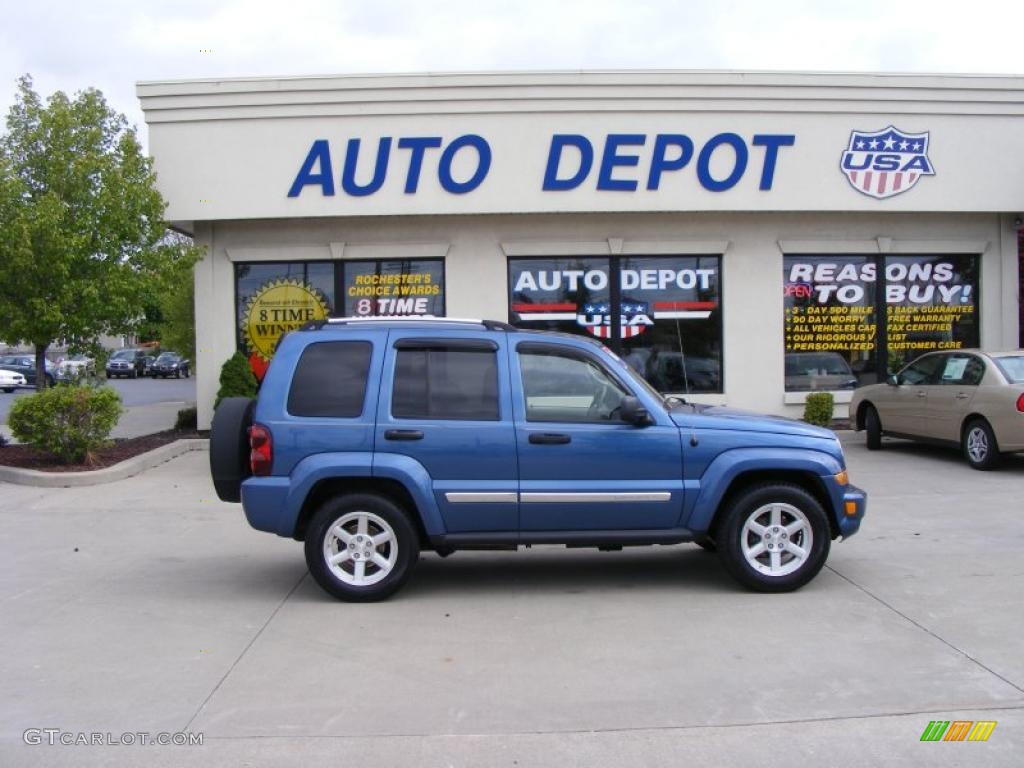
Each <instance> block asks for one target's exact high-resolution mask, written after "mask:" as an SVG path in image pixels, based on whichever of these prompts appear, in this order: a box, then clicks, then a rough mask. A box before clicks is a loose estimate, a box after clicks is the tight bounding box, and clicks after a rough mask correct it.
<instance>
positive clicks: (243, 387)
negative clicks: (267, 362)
mask: <svg viewBox="0 0 1024 768" xmlns="http://www.w3.org/2000/svg"><path fill="white" fill-rule="evenodd" d="M256 388H257V381H256V377H255V376H254V375H253V373H252V368H250V367H249V361H248V360H246V358H245V355H243V354H242V353H241V352H235V354H233V355H232V356H231V357H229V358H228V359H227V361H226V362H225V363H224V367H222V368H221V369H220V389H218V390H217V399H216V400H215V401H214V403H213V407H214V408H216V407H217V406H218V405H220V401H221V400H223V399H224V398H225V397H256Z"/></svg>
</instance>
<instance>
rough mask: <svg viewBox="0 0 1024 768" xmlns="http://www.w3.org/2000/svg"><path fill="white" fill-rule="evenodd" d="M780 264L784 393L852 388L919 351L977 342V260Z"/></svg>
mask: <svg viewBox="0 0 1024 768" xmlns="http://www.w3.org/2000/svg"><path fill="white" fill-rule="evenodd" d="M783 264H784V266H783V270H784V281H783V297H784V301H785V309H784V312H785V315H784V332H785V351H786V389H787V391H800V390H814V389H847V388H852V387H855V386H857V385H858V384H859V383H860V384H863V383H871V381H873V380H875V379H877V376H876V375H875V371H877V370H884V369H886V368H888V369H893V368H896V367H899V366H901V365H902V364H903V363H904V362H906V361H907V360H911V359H913V358H915V357H917V356H918V355H920V354H921V353H923V352H926V351H929V350H935V349H960V348H962V347H965V346H976V345H977V343H978V333H977V323H976V322H975V318H976V306H975V298H976V297H977V293H978V287H977V286H978V283H977V258H976V257H973V256H936V257H932V256H890V257H881V256H837V257H804V256H787V257H785V258H784V262H783ZM879 280H881V281H882V282H881V285H879ZM880 301H884V305H885V313H884V317H880V316H879V312H878V311H877V309H876V303H877V302H880ZM883 335H884V338H885V339H886V344H885V346H884V349H880V348H879V346H878V340H879V339H880V338H883ZM879 352H883V353H884V355H885V357H884V359H883V361H882V363H881V364H879V363H878V357H879ZM865 374H867V376H866V377H865Z"/></svg>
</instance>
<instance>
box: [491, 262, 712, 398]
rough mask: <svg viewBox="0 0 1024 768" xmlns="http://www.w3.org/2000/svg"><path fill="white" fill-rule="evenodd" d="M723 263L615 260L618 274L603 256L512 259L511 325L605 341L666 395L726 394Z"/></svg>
mask: <svg viewBox="0 0 1024 768" xmlns="http://www.w3.org/2000/svg"><path fill="white" fill-rule="evenodd" d="M720 261H721V260H720V258H719V257H717V256H635V257H623V258H618V257H613V263H614V265H615V267H616V269H615V272H614V274H612V273H611V263H612V262H610V260H609V259H608V258H602V257H594V258H543V259H533V258H531V259H510V260H509V288H510V299H509V305H510V306H509V309H510V312H509V315H510V321H511V322H512V323H513V324H514V325H517V326H521V327H523V328H535V329H542V330H555V331H563V332H567V333H579V334H587V335H591V336H594V337H597V338H599V339H602V340H603V341H604V342H605V343H606V344H609V345H610V346H612V347H613V348H614V349H615V351H616V352H618V353H619V354H620V355H621V356H622V358H623V359H624V360H625V361H626V362H627V363H628V364H629V365H630V366H632V367H633V369H634V370H636V371H637V372H638V373H640V374H641V375H642V376H644V378H645V379H647V381H648V382H650V383H651V384H652V385H653V386H654V387H655V388H656V389H658V390H659V391H661V392H666V393H677V394H678V393H690V392H721V391H722V322H721V298H720V297H721V293H720V282H721V281H720ZM610 278H615V280H617V284H616V285H612V284H611V283H612V279H610ZM613 318H617V319H618V325H619V327H618V336H619V338H618V339H615V338H614V336H615V335H616V334H615V333H613V330H614V329H613V327H612V320H613Z"/></svg>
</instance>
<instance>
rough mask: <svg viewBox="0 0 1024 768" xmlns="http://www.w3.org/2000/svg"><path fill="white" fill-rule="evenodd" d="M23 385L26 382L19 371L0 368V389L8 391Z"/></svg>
mask: <svg viewBox="0 0 1024 768" xmlns="http://www.w3.org/2000/svg"><path fill="white" fill-rule="evenodd" d="M25 386H28V382H27V381H26V380H25V377H24V376H22V375H21V374H20V373H15V372H14V371H8V370H7V369H5V368H0V389H2V390H3V391H4V392H7V393H10V392H13V391H14V389H15V387H25Z"/></svg>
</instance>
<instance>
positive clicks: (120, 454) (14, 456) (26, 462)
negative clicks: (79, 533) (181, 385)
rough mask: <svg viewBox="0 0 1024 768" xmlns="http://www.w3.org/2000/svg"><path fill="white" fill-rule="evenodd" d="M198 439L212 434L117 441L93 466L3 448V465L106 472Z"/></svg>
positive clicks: (0, 452) (168, 433) (17, 448)
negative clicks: (157, 450) (135, 458)
mask: <svg viewBox="0 0 1024 768" xmlns="http://www.w3.org/2000/svg"><path fill="white" fill-rule="evenodd" d="M196 437H201V438H205V437H209V433H208V432H207V433H199V432H194V431H188V432H179V431H178V430H175V429H169V430H167V431H166V432H157V433H156V434H152V435H143V436H142V437H131V438H127V439H124V440H114V441H113V443H112V444H111V445H110V446H109V447H107V448H103V449H101V450H99V451H97V452H96V454H95V457H94V459H95V460H94V461H93V463H92V464H62V463H61V462H60V460H59V459H57V458H56V457H55V456H52V455H50V454H48V453H44V452H42V451H37V450H36V449H35V448H32V447H31V446H28V445H5V446H3V447H0V465H3V466H6V467H19V468H21V469H38V470H42V471H43V472H82V471H88V470H90V469H103V468H104V467H109V466H112V465H114V464H117V463H118V462H120V461H124V460H125V459H130V458H131V457H132V456H138V455H139V454H140V453H145V452H146V451H151V450H153V449H154V448H159V447H160V446H161V445H167V444H168V443H173V442H174V441H175V440H181V439H183V438H196Z"/></svg>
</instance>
